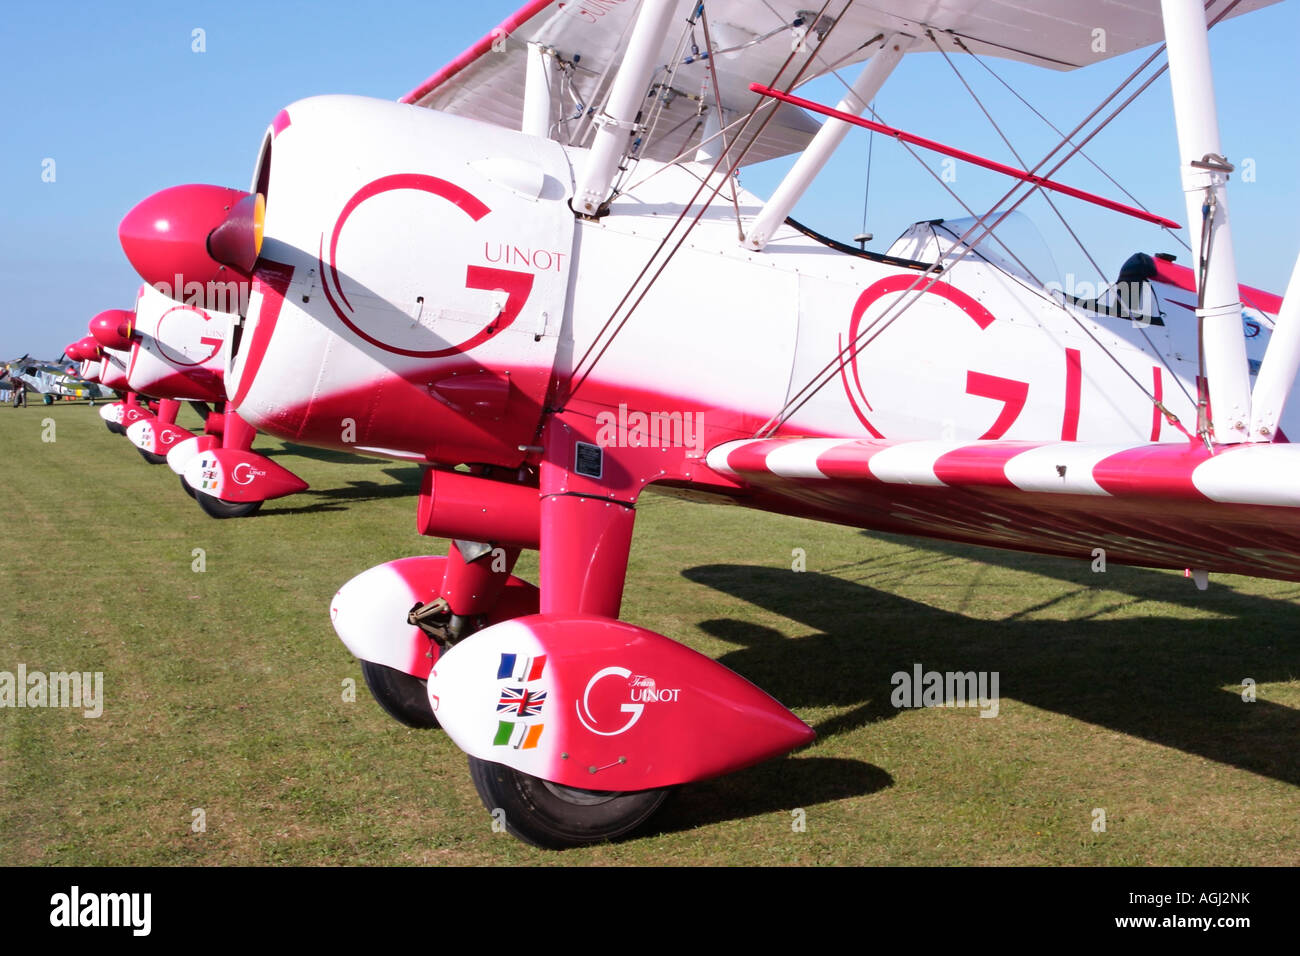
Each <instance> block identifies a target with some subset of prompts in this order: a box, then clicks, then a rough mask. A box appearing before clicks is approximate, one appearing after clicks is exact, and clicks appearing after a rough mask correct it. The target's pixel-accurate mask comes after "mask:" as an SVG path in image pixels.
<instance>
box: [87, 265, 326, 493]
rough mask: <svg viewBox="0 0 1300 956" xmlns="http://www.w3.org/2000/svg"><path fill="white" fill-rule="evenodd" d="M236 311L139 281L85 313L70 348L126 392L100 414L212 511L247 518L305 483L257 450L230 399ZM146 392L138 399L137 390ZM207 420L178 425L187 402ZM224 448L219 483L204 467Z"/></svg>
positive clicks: (146, 457)
mask: <svg viewBox="0 0 1300 956" xmlns="http://www.w3.org/2000/svg"><path fill="white" fill-rule="evenodd" d="M231 320H232V317H231V316H229V315H226V314H224V313H220V312H209V311H207V310H204V309H196V308H191V307H190V306H187V305H183V304H179V303H177V302H175V301H173V300H172V299H170V298H168V297H167V296H165V295H163V294H162V293H161V292H159V291H158V290H156V289H154V288H152V287H150V286H148V285H142V286H141V287H140V289H139V291H138V293H137V295H136V302H135V308H134V309H130V310H128V309H110V310H108V311H105V312H101V313H99V314H98V315H96V316H95V317H94V318H93V319H91V321H90V335H89V336H88V337H87V338H86V339H83V340H81V341H80V342H78V343H76V344H75V345H74V346H70V347H69V348H70V349H72V350H73V352H70V353H69V355H70V356H71V355H72V354H74V352H75V354H76V355H77V356H81V355H83V354H84V355H94V354H101V355H102V356H103V364H102V365H101V368H100V371H99V372H98V373H97V374H98V375H100V376H104V377H107V379H108V381H110V382H112V383H113V384H114V386H115V387H117V388H119V389H123V390H124V391H125V395H124V397H123V399H122V401H120V402H115V403H113V404H112V405H109V406H106V407H105V408H104V409H103V410H102V411H101V414H102V415H103V416H104V419H105V421H106V422H108V424H109V427H110V428H114V426H116V429H115V430H117V429H120V430H121V432H122V433H123V434H125V435H126V436H127V438H128V439H129V440H130V441H131V443H132V444H133V445H135V446H136V447H137V449H138V450H139V451H140V454H141V455H142V456H143V457H144V459H145V460H146V461H148V462H150V463H151V464H163V463H164V462H165V463H166V464H167V465H168V466H169V467H171V469H172V470H173V471H175V472H176V473H177V475H179V476H180V483H181V487H182V488H184V489H185V491H186V493H187V494H189V495H190V496H191V497H193V498H194V499H195V500H196V501H197V502H198V504H199V507H200V508H202V509H203V511H204V512H205V513H206V514H208V515H210V516H211V517H214V518H233V517H245V516H248V515H251V514H254V513H255V512H256V511H257V510H258V509H260V508H261V506H262V504H263V502H265V501H268V500H271V499H273V498H279V497H283V496H285V495H290V494H294V493H296V492H299V491H302V490H304V489H306V488H307V483H306V482H304V481H302V479H300V478H298V477H297V476H296V475H294V474H293V473H292V472H290V471H288V470H287V469H286V468H284V467H283V466H282V465H279V464H277V463H276V462H273V461H271V460H270V459H269V458H266V457H264V456H262V455H259V454H257V453H255V452H253V451H252V450H251V449H252V443H253V439H254V437H255V436H256V434H257V432H256V429H254V428H251V427H249V426H248V425H247V424H246V423H245V422H244V421H243V420H242V419H240V417H239V416H238V414H236V413H235V411H234V410H233V409H231V408H228V407H227V402H226V393H225V383H224V377H223V364H222V349H223V347H224V344H225V338H226V333H227V329H228V328H229V326H230V324H231ZM145 396H147V398H146V399H145V400H143V401H142V397H145ZM183 403H186V404H189V405H190V406H191V407H192V408H193V409H194V410H195V412H196V413H197V414H198V415H199V417H200V418H202V419H203V422H204V427H203V432H202V434H197V435H196V434H194V433H193V432H190V431H189V430H187V429H185V428H182V427H181V426H179V425H177V424H176V416H177V414H178V412H179V410H180V406H181V405H182V404H183ZM216 454H220V455H222V456H224V460H225V461H226V462H227V465H228V467H229V468H230V470H231V472H232V475H233V477H232V479H231V481H230V482H229V485H228V487H226V488H224V489H218V488H217V487H216V484H215V482H214V475H213V474H212V473H211V470H210V468H209V466H208V461H209V460H210V456H213V455H216Z"/></svg>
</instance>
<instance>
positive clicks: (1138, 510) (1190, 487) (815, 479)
mask: <svg viewBox="0 0 1300 956" xmlns="http://www.w3.org/2000/svg"><path fill="white" fill-rule="evenodd" d="M708 464H709V467H710V468H712V469H713V470H714V471H717V472H719V473H721V474H724V475H728V476H732V477H734V478H736V479H739V480H740V481H741V482H743V483H744V484H745V485H746V486H747V487H748V488H749V489H750V490H751V491H752V493H753V494H754V496H755V498H756V499H757V501H756V503H760V504H762V505H764V506H765V507H770V508H771V509H772V510H776V511H782V512H786V513H790V514H797V515H803V516H806V517H811V518H818V519H822V520H828V521H834V522H837V523H840V524H848V525H852V526H855V527H861V528H869V529H872V530H877V531H888V532H894V533H898V534H914V535H921V536H924V537H933V538H943V539H947V540H952V541H962V542H966V543H970V544H981V545H989V546H992V547H1000V548H1010V549H1013V550H1017V551H1032V552H1037V553H1041V554H1055V555H1062V556H1066V557H1073V558H1083V559H1086V560H1092V559H1093V558H1095V557H1096V556H1097V552H1096V549H1098V548H1101V549H1103V550H1104V551H1105V556H1106V559H1107V560H1108V561H1114V562H1116V563H1118V564H1133V565H1140V566H1146V567H1160V568H1194V569H1205V570H1209V571H1224V572H1231V573H1235V574H1247V575H1253V576H1256V577H1267V578H1282V579H1285V580H1292V581H1295V580H1300V445H1293V444H1271V445H1248V444H1243V445H1235V446H1222V447H1219V448H1216V449H1215V450H1214V451H1213V452H1211V451H1209V450H1207V449H1206V448H1205V447H1204V446H1202V445H1197V444H1191V443H1186V444H1180V443H1158V444H1126V445H1103V444H1092V443H1084V442H1044V443H1033V442H1005V441H985V442H978V441H977V442H941V441H912V442H891V441H873V440H847V439H820V438H793V439H769V440H751V441H738V442H730V443H728V444H725V445H721V446H719V447H717V448H715V449H713V450H712V451H711V452H710V453H709V455H708Z"/></svg>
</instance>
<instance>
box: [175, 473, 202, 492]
mask: <svg viewBox="0 0 1300 956" xmlns="http://www.w3.org/2000/svg"><path fill="white" fill-rule="evenodd" d="M176 477H177V478H179V479H180V480H181V487H182V488H184V489H185V493H186V494H187V495H189V496H190V497H191V498H197V497H198V492H196V491H195V490H194V489H193V488H191V487H190V483H189V482H188V481H186V480H185V476H184V475H177V476H176Z"/></svg>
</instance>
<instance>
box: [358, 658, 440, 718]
mask: <svg viewBox="0 0 1300 956" xmlns="http://www.w3.org/2000/svg"><path fill="white" fill-rule="evenodd" d="M361 675H362V676H363V677H364V678H365V679H366V686H367V687H369V688H370V695H371V696H372V697H374V698H375V702H376V703H377V704H379V706H380V707H382V708H383V709H384V713H386V714H387V715H388V716H389V717H392V718H393V720H395V721H397V722H398V723H399V724H405V725H406V726H407V727H414V728H416V729H417V730H431V729H433V728H435V727H437V726H438V718H437V717H435V716H433V708H432V707H431V706H430V705H429V685H428V683H427V682H426V681H422V680H420V678H418V677H412V676H411V675H410V674H403V673H402V672H401V671H399V670H397V669H396V668H394V667H388V666H386V665H384V664H376V663H374V662H372V661H362V662H361Z"/></svg>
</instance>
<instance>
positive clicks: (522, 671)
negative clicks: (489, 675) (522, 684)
mask: <svg viewBox="0 0 1300 956" xmlns="http://www.w3.org/2000/svg"><path fill="white" fill-rule="evenodd" d="M544 667H546V655H545V654H541V655H539V656H537V657H520V656H519V655H518V654H502V655H501V666H500V667H498V668H497V680H510V679H514V680H517V681H531V680H539V679H540V678H541V676H542V669H543V668H544Z"/></svg>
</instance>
